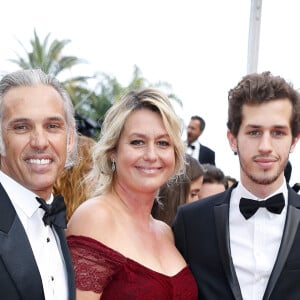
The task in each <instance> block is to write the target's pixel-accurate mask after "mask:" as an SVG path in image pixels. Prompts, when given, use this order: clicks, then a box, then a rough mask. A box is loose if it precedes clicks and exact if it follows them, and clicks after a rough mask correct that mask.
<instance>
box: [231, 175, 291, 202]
mask: <svg viewBox="0 0 300 300" xmlns="http://www.w3.org/2000/svg"><path fill="white" fill-rule="evenodd" d="M236 192H237V193H238V194H240V196H241V197H244V198H249V199H253V200H265V199H266V198H269V197H272V196H274V195H276V194H279V193H282V194H283V196H284V201H285V204H286V203H287V198H288V189H287V185H286V181H285V180H284V181H283V183H282V185H281V186H280V187H279V188H278V189H277V190H276V191H275V192H274V193H272V194H270V195H269V196H267V197H266V198H264V199H261V198H258V197H256V196H255V195H254V194H252V193H251V192H249V191H248V190H247V189H246V188H245V187H244V185H243V184H242V183H241V182H239V184H238V185H237V187H236Z"/></svg>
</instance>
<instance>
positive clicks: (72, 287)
mask: <svg viewBox="0 0 300 300" xmlns="http://www.w3.org/2000/svg"><path fill="white" fill-rule="evenodd" d="M54 229H55V231H56V233H57V235H58V237H59V241H60V246H61V251H62V254H63V257H64V261H65V266H66V270H67V276H68V290H69V299H75V275H74V269H73V263H72V260H71V256H70V252H69V248H68V244H67V241H66V237H65V231H64V229H62V228H60V227H57V226H54Z"/></svg>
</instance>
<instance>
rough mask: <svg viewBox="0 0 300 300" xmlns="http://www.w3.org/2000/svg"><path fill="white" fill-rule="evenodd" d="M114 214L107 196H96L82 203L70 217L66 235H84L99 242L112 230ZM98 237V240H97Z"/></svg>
mask: <svg viewBox="0 0 300 300" xmlns="http://www.w3.org/2000/svg"><path fill="white" fill-rule="evenodd" d="M113 224H114V214H113V211H112V207H111V205H109V199H107V196H98V197H95V198H91V199H88V200H86V201H84V202H83V203H82V204H81V205H80V206H79V207H78V208H77V209H76V211H75V212H74V213H73V215H72V216H71V218H70V220H69V222H68V226H67V235H84V236H90V237H92V238H95V239H97V240H101V236H102V235H103V233H105V232H106V231H105V230H103V229H104V228H110V229H113ZM99 237H100V238H99Z"/></svg>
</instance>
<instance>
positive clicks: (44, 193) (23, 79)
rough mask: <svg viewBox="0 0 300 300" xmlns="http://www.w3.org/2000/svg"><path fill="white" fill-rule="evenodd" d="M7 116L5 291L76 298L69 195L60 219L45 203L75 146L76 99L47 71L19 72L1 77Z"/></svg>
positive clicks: (2, 220) (1, 176)
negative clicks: (69, 238) (67, 232)
mask: <svg viewBox="0 0 300 300" xmlns="http://www.w3.org/2000/svg"><path fill="white" fill-rule="evenodd" d="M0 116H1V117H0V133H1V135H0V152H1V171H0V182H1V184H0V195H1V197H0V198H1V200H0V257H1V259H0V282H1V283H0V297H1V299H9V300H20V299H24V300H25V299H28V300H29V299H30V300H42V299H46V300H54V299H60V300H64V299H75V280H74V273H73V267H72V262H71V257H70V254H69V251H68V247H67V243H66V239H65V234H64V228H65V227H66V226H65V222H66V220H65V212H64V202H63V199H62V198H61V197H60V198H57V199H55V200H54V201H53V203H55V206H56V207H58V208H59V212H58V214H57V215H56V216H55V220H54V221H53V223H52V222H51V220H50V219H51V217H49V218H48V217H47V216H46V214H45V210H44V209H43V208H42V207H41V203H43V204H45V202H47V203H51V202H52V200H53V195H52V188H53V184H54V182H55V180H56V178H57V176H58V175H59V174H60V173H61V172H62V170H63V168H64V167H65V164H66V160H67V161H68V164H69V163H71V158H72V154H73V153H72V151H75V150H76V131H75V119H74V109H73V106H72V103H71V100H70V99H69V96H68V95H67V93H66V91H65V90H64V89H63V88H62V87H61V85H60V84H59V82H58V81H57V80H56V79H55V78H53V77H51V76H49V75H46V74H44V73H43V72H42V71H40V70H22V71H17V72H14V73H10V74H7V75H6V76H4V77H3V78H2V80H1V81H0ZM37 198H43V199H40V201H41V202H38V200H37ZM56 200H57V201H58V202H56ZM44 221H45V223H44Z"/></svg>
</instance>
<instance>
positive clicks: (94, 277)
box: [68, 236, 126, 293]
mask: <svg viewBox="0 0 300 300" xmlns="http://www.w3.org/2000/svg"><path fill="white" fill-rule="evenodd" d="M68 245H69V249H70V253H71V256H72V260H73V265H74V271H75V278H76V288H78V289H80V290H83V291H93V292H95V293H102V292H103V289H104V288H105V287H106V285H107V284H108V283H109V282H110V281H111V280H112V276H113V275H114V274H115V273H116V272H118V270H119V269H120V268H122V265H123V264H124V263H125V261H126V258H125V257H124V256H122V255H121V254H120V253H118V252H116V251H115V250H113V249H111V248H108V247H107V246H105V245H104V244H101V243H100V242H98V241H96V240H93V239H91V238H88V237H83V236H69V237H68Z"/></svg>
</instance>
